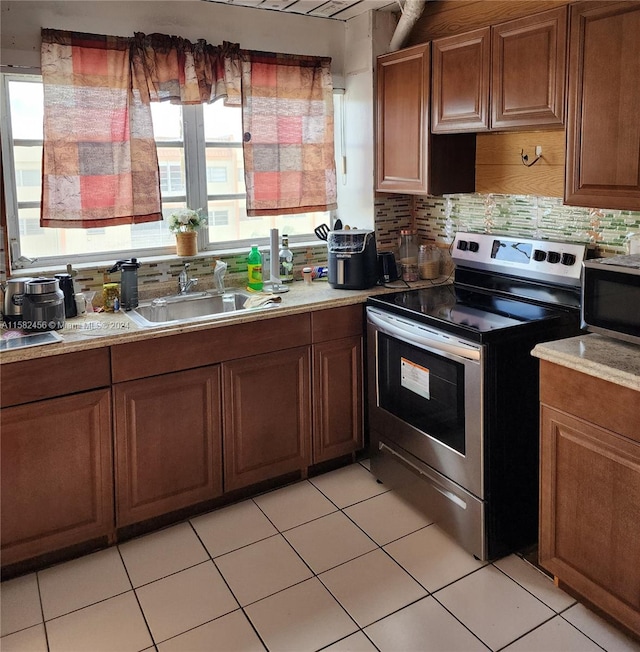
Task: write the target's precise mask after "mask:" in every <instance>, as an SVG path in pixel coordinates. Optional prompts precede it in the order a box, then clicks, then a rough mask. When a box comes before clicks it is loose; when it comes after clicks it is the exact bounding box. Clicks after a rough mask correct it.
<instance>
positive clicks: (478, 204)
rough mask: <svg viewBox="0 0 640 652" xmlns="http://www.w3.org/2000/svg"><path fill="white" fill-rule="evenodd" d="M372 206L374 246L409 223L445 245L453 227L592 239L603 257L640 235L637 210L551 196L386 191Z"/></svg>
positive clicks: (391, 241)
mask: <svg viewBox="0 0 640 652" xmlns="http://www.w3.org/2000/svg"><path fill="white" fill-rule="evenodd" d="M375 209H376V235H377V238H378V242H379V248H385V247H387V246H388V248H393V246H395V242H396V240H397V232H398V231H399V229H401V228H409V227H411V226H413V228H415V229H417V231H418V236H419V238H420V240H423V241H427V240H428V241H435V242H437V243H450V242H451V241H452V239H453V237H454V235H455V233H456V232H457V231H473V232H486V233H491V232H493V233H502V234H513V235H521V236H527V237H531V238H540V239H542V240H560V241H573V242H585V243H592V244H595V245H597V247H598V251H599V253H600V254H602V255H608V254H614V253H624V252H625V251H626V244H627V240H628V239H629V237H630V236H631V235H634V234H638V233H640V212H637V211H622V210H608V209H594V208H581V207H575V206H565V205H563V203H562V199H560V198H556V197H536V196H528V195H497V194H459V195H446V196H444V197H423V196H415V197H411V196H408V195H389V196H386V197H382V196H380V197H379V198H377V199H376V203H375ZM394 229H395V233H394ZM381 244H382V245H383V246H380V245H381Z"/></svg>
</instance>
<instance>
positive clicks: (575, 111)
mask: <svg viewBox="0 0 640 652" xmlns="http://www.w3.org/2000/svg"><path fill="white" fill-rule="evenodd" d="M638 34H640V3H638V2H579V3H576V4H574V5H572V6H571V28H570V35H569V85H568V94H569V101H568V104H567V163H566V180H565V203H566V204H571V205H576V206H591V207H594V208H614V209H615V208H617V209H622V210H636V211H637V210H640V117H639V114H638V107H640V39H639V38H638Z"/></svg>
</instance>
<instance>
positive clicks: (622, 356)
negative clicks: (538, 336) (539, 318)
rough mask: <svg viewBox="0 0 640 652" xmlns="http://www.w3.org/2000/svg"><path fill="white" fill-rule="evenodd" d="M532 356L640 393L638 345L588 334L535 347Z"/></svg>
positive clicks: (639, 348) (639, 353)
mask: <svg viewBox="0 0 640 652" xmlns="http://www.w3.org/2000/svg"><path fill="white" fill-rule="evenodd" d="M532 355H533V356H535V357H537V358H539V359H541V360H546V361H547V362H552V363H554V364H558V365H561V366H564V367H567V368H569V369H574V370H576V371H579V372H582V373H584V374H587V375H589V376H595V377H596V378H600V379H602V380H606V381H609V382H612V383H615V384H616V385H621V386H623V387H629V388H630V389H634V390H636V391H640V346H638V345H637V344H632V343H629V342H622V341H619V340H614V339H612V338H610V337H605V336H603V335H598V334H596V333H589V334H586V335H579V336H577V337H570V338H567V339H564V340H555V341H552V342H544V343H542V344H537V345H536V346H535V348H534V349H533V351H532Z"/></svg>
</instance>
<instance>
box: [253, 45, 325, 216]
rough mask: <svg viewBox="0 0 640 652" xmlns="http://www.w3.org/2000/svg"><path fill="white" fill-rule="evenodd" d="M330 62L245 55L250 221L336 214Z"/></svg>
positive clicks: (272, 55) (299, 57) (303, 57)
mask: <svg viewBox="0 0 640 652" xmlns="http://www.w3.org/2000/svg"><path fill="white" fill-rule="evenodd" d="M330 64H331V59H329V58H320V57H305V56H295V55H283V54H271V53H260V52H246V53H245V56H244V57H243V64H242V122H243V130H244V144H243V147H244V166H245V182H246V186H247V215H249V216H254V215H283V214H289V213H305V212H310V211H325V210H333V209H335V208H337V203H336V170H335V158H334V145H333V85H332V81H331V68H330Z"/></svg>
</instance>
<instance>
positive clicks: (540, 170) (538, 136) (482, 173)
mask: <svg viewBox="0 0 640 652" xmlns="http://www.w3.org/2000/svg"><path fill="white" fill-rule="evenodd" d="M536 145H541V146H542V159H541V160H540V161H538V162H537V163H536V164H534V165H532V166H531V167H526V166H525V165H523V164H522V160H521V158H520V151H521V150H524V153H525V154H527V155H528V156H529V162H531V161H532V160H533V159H534V158H535V150H536ZM564 156H565V136H564V130H562V131H560V130H558V131H520V132H512V133H492V134H478V135H477V140H476V192H479V193H488V192H493V193H500V194H507V195H508V194H513V195H540V196H543V197H562V196H563V192H564Z"/></svg>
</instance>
